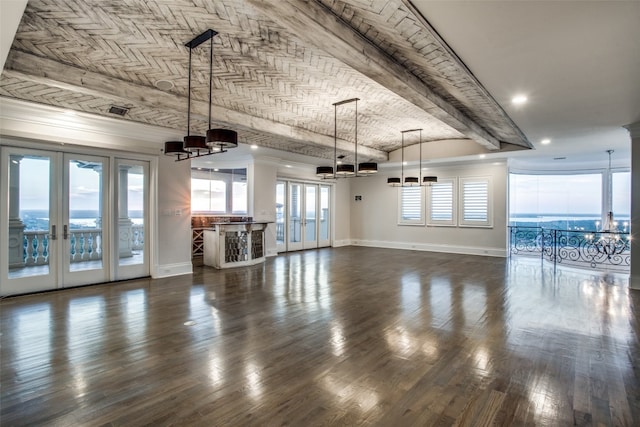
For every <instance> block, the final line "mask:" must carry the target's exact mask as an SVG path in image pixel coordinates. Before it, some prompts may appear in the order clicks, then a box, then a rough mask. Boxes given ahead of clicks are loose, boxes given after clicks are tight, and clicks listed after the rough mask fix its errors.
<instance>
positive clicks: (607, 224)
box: [602, 150, 618, 232]
mask: <svg viewBox="0 0 640 427" xmlns="http://www.w3.org/2000/svg"><path fill="white" fill-rule="evenodd" d="M607 154H608V155H609V166H608V167H607V181H606V182H607V187H608V193H609V200H610V198H611V194H613V183H612V176H611V154H613V150H607ZM606 204H607V206H606V207H607V208H608V211H607V216H606V218H605V219H604V221H603V222H602V231H603V232H615V231H618V227H617V226H618V224H617V223H616V221H615V220H614V219H613V207H612V206H611V202H610V201H608V200H607V203H606Z"/></svg>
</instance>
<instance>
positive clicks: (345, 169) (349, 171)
mask: <svg viewBox="0 0 640 427" xmlns="http://www.w3.org/2000/svg"><path fill="white" fill-rule="evenodd" d="M359 100H360V98H351V99H346V100H344V101H340V102H336V103H334V104H333V166H318V167H317V168H316V176H318V177H319V178H322V179H329V178H351V177H357V176H369V175H373V174H374V173H377V172H378V164H377V163H374V162H362V163H358V101H359ZM352 102H355V119H354V125H355V130H354V146H355V150H354V153H355V163H354V164H351V163H340V164H338V161H337V159H338V157H337V155H338V106H340V105H344V104H349V103H352ZM356 167H357V168H358V169H357V171H356Z"/></svg>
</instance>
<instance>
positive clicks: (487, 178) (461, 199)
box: [458, 176, 493, 228]
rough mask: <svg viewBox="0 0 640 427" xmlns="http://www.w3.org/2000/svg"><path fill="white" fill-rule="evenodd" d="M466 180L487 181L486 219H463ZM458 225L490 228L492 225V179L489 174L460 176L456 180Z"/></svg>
mask: <svg viewBox="0 0 640 427" xmlns="http://www.w3.org/2000/svg"><path fill="white" fill-rule="evenodd" d="M467 182H486V183H487V220H486V221H468V220H467V221H465V219H464V184H465V183H467ZM458 207H459V211H458V225H459V226H460V227H473V228H492V227H493V181H492V179H491V177H490V176H476V177H461V178H459V180H458Z"/></svg>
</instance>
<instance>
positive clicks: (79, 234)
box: [63, 158, 104, 271]
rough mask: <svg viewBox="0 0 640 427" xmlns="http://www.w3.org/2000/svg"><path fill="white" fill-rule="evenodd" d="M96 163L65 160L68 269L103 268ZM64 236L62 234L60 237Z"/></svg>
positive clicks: (99, 176) (99, 178)
mask: <svg viewBox="0 0 640 427" xmlns="http://www.w3.org/2000/svg"><path fill="white" fill-rule="evenodd" d="M103 167H104V165H103V162H102V161H101V160H99V161H96V162H89V161H82V160H77V159H73V158H71V159H67V170H68V173H69V198H68V203H69V208H68V209H69V210H68V213H69V222H68V224H69V225H68V232H67V231H66V230H64V227H65V226H66V225H63V233H68V236H69V262H70V264H69V271H80V270H95V269H102V267H103V262H102V252H103V248H102V240H103V238H102V198H103V194H102V169H103ZM63 237H64V236H63Z"/></svg>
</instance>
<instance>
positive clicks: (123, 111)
mask: <svg viewBox="0 0 640 427" xmlns="http://www.w3.org/2000/svg"><path fill="white" fill-rule="evenodd" d="M128 111H129V109H128V108H127V107H119V106H117V105H112V106H111V108H109V112H110V113H111V114H117V115H118V116H124V115H125V114H127V112H128Z"/></svg>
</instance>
